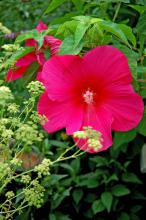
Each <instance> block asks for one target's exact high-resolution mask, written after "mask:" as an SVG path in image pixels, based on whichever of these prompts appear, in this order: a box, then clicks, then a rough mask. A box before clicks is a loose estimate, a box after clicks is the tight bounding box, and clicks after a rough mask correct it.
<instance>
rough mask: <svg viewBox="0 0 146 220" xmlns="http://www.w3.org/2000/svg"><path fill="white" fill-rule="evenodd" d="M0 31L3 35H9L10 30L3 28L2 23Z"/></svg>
mask: <svg viewBox="0 0 146 220" xmlns="http://www.w3.org/2000/svg"><path fill="white" fill-rule="evenodd" d="M0 31H1V32H2V33H4V34H11V30H10V29H8V28H7V27H5V26H4V25H3V24H2V23H0Z"/></svg>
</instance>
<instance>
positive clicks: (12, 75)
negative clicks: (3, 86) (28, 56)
mask: <svg viewBox="0 0 146 220" xmlns="http://www.w3.org/2000/svg"><path fill="white" fill-rule="evenodd" d="M26 69H27V66H24V67H21V68H17V69H15V70H12V69H9V70H8V73H7V76H6V81H12V80H16V79H19V78H21V77H22V76H23V75H24V74H25V71H26Z"/></svg>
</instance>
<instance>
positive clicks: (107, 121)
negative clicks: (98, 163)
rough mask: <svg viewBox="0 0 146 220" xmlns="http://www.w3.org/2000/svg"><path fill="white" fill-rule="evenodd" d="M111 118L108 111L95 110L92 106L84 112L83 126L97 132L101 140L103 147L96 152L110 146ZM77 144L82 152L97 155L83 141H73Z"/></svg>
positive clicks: (102, 109) (103, 109)
mask: <svg viewBox="0 0 146 220" xmlns="http://www.w3.org/2000/svg"><path fill="white" fill-rule="evenodd" d="M112 122H113V118H112V116H111V114H110V113H109V111H107V110H106V109H105V108H98V109H96V108H95V107H94V106H89V107H88V109H87V110H86V114H85V115H84V122H83V126H91V127H92V128H93V129H95V130H96V131H99V132H100V133H101V135H102V138H103V143H102V145H103V147H102V148H101V149H99V150H98V152H100V151H104V150H106V149H107V148H109V147H110V146H111V145H112V135H111V126H112ZM74 140H75V142H76V143H77V146H78V147H79V148H80V149H81V150H84V151H87V152H89V153H97V151H95V150H94V148H90V147H89V146H88V144H87V142H86V140H83V139H77V138H75V139H74Z"/></svg>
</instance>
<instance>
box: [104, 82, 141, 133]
mask: <svg viewBox="0 0 146 220" xmlns="http://www.w3.org/2000/svg"><path fill="white" fill-rule="evenodd" d="M110 89H111V90H110V91H109V97H108V100H106V102H105V103H104V106H105V107H106V108H107V109H108V110H109V111H110V112H111V114H112V115H113V118H114V121H113V124H112V129H113V130H115V131H128V130H131V129H133V128H134V127H136V126H137V125H138V123H139V122H140V120H141V119H142V115H143V112H144V104H143V101H142V98H141V97H140V96H139V95H138V94H137V93H135V92H134V90H133V88H132V86H131V85H127V86H120V85H118V86H111V87H110Z"/></svg>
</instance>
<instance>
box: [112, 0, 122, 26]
mask: <svg viewBox="0 0 146 220" xmlns="http://www.w3.org/2000/svg"><path fill="white" fill-rule="evenodd" d="M120 7H121V2H119V3H118V4H117V8H116V11H115V14H114V17H113V22H115V20H116V18H117V16H118V13H119V10H120Z"/></svg>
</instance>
